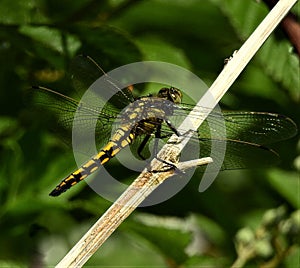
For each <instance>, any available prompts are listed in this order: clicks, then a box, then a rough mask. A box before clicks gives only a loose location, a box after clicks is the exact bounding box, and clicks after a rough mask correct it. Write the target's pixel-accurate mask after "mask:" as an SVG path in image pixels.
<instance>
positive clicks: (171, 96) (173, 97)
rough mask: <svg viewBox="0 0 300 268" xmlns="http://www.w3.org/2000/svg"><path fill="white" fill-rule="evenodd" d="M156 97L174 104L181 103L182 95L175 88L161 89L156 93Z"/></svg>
mask: <svg viewBox="0 0 300 268" xmlns="http://www.w3.org/2000/svg"><path fill="white" fill-rule="evenodd" d="M157 97H159V98H162V99H166V100H169V101H172V102H174V103H181V101H182V93H181V91H180V90H179V89H178V88H175V87H169V88H168V87H163V88H162V89H160V90H159V91H158V94H157Z"/></svg>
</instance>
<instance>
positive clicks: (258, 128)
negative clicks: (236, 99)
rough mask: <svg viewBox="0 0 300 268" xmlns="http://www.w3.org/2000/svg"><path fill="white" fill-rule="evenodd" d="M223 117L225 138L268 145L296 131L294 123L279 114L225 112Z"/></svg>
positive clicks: (284, 138) (290, 135) (289, 136)
mask: <svg viewBox="0 0 300 268" xmlns="http://www.w3.org/2000/svg"><path fill="white" fill-rule="evenodd" d="M224 119H225V125H226V137H227V139H234V140H236V139H238V140H240V141H247V142H251V143H256V144H262V145H268V144H271V143H275V142H278V141H282V140H286V139H289V138H291V137H293V136H294V135H296V133H297V127H296V124H295V123H294V122H293V121H292V120H291V119H290V118H288V117H286V116H283V115H279V114H273V113H262V112H227V113H224Z"/></svg>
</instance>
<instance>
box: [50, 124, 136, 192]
mask: <svg viewBox="0 0 300 268" xmlns="http://www.w3.org/2000/svg"><path fill="white" fill-rule="evenodd" d="M133 139H134V134H133V133H131V131H130V129H129V128H127V127H126V126H122V127H119V128H118V129H117V130H116V132H115V134H114V135H113V137H112V138H111V140H110V141H109V142H108V143H107V144H106V146H104V147H103V148H102V149H101V151H100V152H99V153H98V154H97V155H95V156H93V157H92V158H91V159H90V160H89V161H87V162H86V163H85V164H83V165H82V166H81V167H80V168H79V169H77V170H76V171H74V172H72V173H71V174H70V175H69V176H67V177H66V178H65V179H64V180H62V181H61V183H60V184H59V185H57V186H56V187H55V189H54V190H53V191H52V192H51V193H50V194H49V195H51V196H58V195H60V194H62V193H63V192H65V191H66V190H68V189H69V188H71V187H72V186H74V185H75V184H77V183H78V182H80V181H82V180H84V179H85V178H86V177H87V176H89V175H90V174H92V173H93V172H95V171H96V170H97V169H98V168H99V167H100V166H101V165H103V164H105V163H106V162H108V161H109V160H110V159H112V158H113V157H114V156H115V155H116V154H117V153H118V152H119V151H120V150H121V149H122V148H124V147H126V146H127V145H129V144H131V143H132V142H133Z"/></svg>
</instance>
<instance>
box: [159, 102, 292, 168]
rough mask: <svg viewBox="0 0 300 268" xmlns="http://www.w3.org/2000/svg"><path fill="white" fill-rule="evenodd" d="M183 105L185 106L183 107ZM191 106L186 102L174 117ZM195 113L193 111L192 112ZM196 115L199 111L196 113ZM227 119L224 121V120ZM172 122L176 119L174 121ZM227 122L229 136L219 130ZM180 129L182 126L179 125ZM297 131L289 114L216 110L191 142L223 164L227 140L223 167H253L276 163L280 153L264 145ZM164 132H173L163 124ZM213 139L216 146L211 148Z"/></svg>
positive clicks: (201, 154) (166, 134)
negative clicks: (221, 111) (222, 159)
mask: <svg viewBox="0 0 300 268" xmlns="http://www.w3.org/2000/svg"><path fill="white" fill-rule="evenodd" d="M182 107H183V108H182ZM191 108H192V106H190V105H188V104H183V105H182V106H181V108H178V109H177V110H175V111H174V116H173V117H172V119H173V120H175V121H176V118H177V117H178V118H182V113H183V111H184V112H187V111H189V110H190V109H191ZM192 116H193V115H192ZM195 116H196V115H195ZM223 120H224V121H223ZM172 123H173V122H172ZM176 124H177V125H178V123H176ZM224 125H225V127H226V137H225V138H220V135H219V134H218V133H219V132H220V130H221V128H223V126H224ZM178 130H179V132H180V133H182V131H180V129H178ZM296 133H297V127H296V125H295V123H294V122H293V121H292V120H291V119H290V118H288V117H285V116H282V115H278V114H273V113H261V112H225V113H218V112H216V111H213V112H212V113H211V114H210V115H209V117H208V119H207V120H205V121H204V122H203V124H202V125H201V126H200V128H199V129H198V131H197V135H194V137H192V139H191V141H190V143H189V145H190V146H192V147H193V146H194V145H193V144H195V143H198V144H199V145H200V154H199V156H200V157H207V156H211V157H212V158H213V161H214V163H212V164H210V165H211V166H216V167H217V166H218V164H220V161H221V160H220V155H222V152H223V148H224V143H225V142H226V152H225V158H224V162H223V164H222V169H240V168H253V167H261V166H268V165H272V164H275V163H276V162H278V160H279V158H278V154H277V153H276V152H275V151H273V150H271V149H269V148H267V147H265V145H269V144H271V143H275V142H278V141H281V140H285V139H288V138H290V137H292V136H294V135H295V134H296ZM161 134H162V136H164V137H166V138H167V137H170V136H171V135H172V134H173V132H172V131H171V130H170V128H169V127H168V126H166V125H163V126H162V131H161ZM212 142H213V143H214V150H213V151H212V150H211V148H212Z"/></svg>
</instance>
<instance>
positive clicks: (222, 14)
mask: <svg viewBox="0 0 300 268" xmlns="http://www.w3.org/2000/svg"><path fill="white" fill-rule="evenodd" d="M297 6H298V9H297V8H294V9H293V11H294V12H296V13H297V12H298V13H299V10H300V9H299V3H298V4H297ZM267 12H268V10H267V7H266V6H265V5H264V4H263V2H261V3H257V2H255V1H252V0H244V1H233V0H226V1H220V0H208V1H196V0H190V1H183V0H177V1H171V0H164V1H163V0H148V1H142V0H140V1H134V0H105V1H93V0H74V1H57V0H55V1H48V0H25V1H24V0H22V1H21V0H15V1H8V0H2V1H1V2H0V60H1V63H2V64H1V65H0V68H1V71H0V88H1V91H0V102H1V105H0V111H1V112H0V137H1V138H0V148H1V151H0V158H1V163H2V165H1V169H0V200H1V210H0V228H1V236H0V238H1V239H0V248H1V252H0V267H2V266H20V267H21V266H24V265H26V266H28V265H29V266H50V265H55V264H56V263H57V262H58V261H59V260H60V259H61V258H62V257H63V256H64V255H65V254H66V253H67V251H68V250H69V249H70V248H71V247H72V245H73V244H74V243H75V242H76V241H77V240H78V239H79V238H80V237H81V235H82V234H83V233H84V232H85V231H86V230H87V228H88V227H89V226H90V225H91V224H93V222H95V220H96V219H97V218H98V217H99V216H100V215H101V214H102V213H103V212H104V211H105V209H106V208H107V207H108V206H109V203H108V202H107V201H105V200H104V199H102V198H100V197H98V196H96V195H95V193H94V192H93V191H91V190H90V188H89V187H85V186H86V185H85V184H84V183H82V184H79V185H78V186H76V187H74V189H73V190H72V191H69V192H67V193H65V194H64V195H62V196H61V197H58V198H56V199H54V198H50V197H49V196H48V193H49V192H50V191H51V190H52V188H53V187H54V186H55V185H56V184H57V183H58V182H59V181H60V178H62V177H63V176H64V175H66V174H67V173H68V172H70V171H72V170H73V169H75V164H74V161H73V158H72V155H71V150H70V149H68V148H67V147H66V146H65V144H64V143H63V142H61V140H60V138H59V137H57V135H56V134H55V133H53V132H52V131H49V129H55V121H54V122H53V120H51V121H50V123H49V121H48V119H49V117H52V114H51V113H36V112H35V111H34V110H33V109H31V108H32V107H33V103H32V102H31V98H30V96H29V97H28V96H27V93H28V91H30V86H31V85H43V86H47V87H50V88H53V89H56V90H58V91H60V92H62V93H64V94H68V95H72V89H71V81H70V79H69V76H68V70H69V65H70V62H71V59H72V58H73V57H74V56H75V55H77V54H81V53H83V54H87V55H90V56H91V57H93V58H94V59H96V60H97V62H98V63H100V64H101V67H102V68H103V69H104V70H111V69H113V68H115V67H118V66H121V65H124V64H127V63H130V62H135V61H140V60H159V61H167V62H170V63H174V64H177V65H180V66H182V67H185V68H188V69H189V70H191V71H193V72H194V73H195V74H197V75H198V76H199V77H201V78H202V79H203V80H204V81H205V82H207V83H208V84H210V83H211V82H212V81H213V80H214V79H215V78H216V77H217V75H218V73H219V72H220V71H221V69H222V68H223V61H224V59H225V58H228V57H229V56H230V55H231V54H232V52H233V51H234V50H236V49H238V48H239V47H240V46H241V44H242V43H243V41H244V40H245V39H246V38H247V36H249V34H250V33H251V32H252V31H253V30H254V29H255V27H256V26H257V25H258V24H259V22H260V21H261V20H262V19H263V17H264V16H265V15H266V14H267ZM298 15H299V14H298ZM145 94H146V93H145ZM222 103H223V106H224V107H225V108H227V109H231V110H237V109H239V110H254V111H267V112H275V113H279V114H285V115H287V116H289V117H291V118H292V119H293V120H294V121H295V122H296V124H297V125H298V126H300V109H299V107H300V83H299V58H297V56H296V54H294V53H293V51H292V48H291V45H290V43H289V41H288V40H287V39H286V37H285V36H284V34H283V33H282V31H281V30H280V29H277V30H276V31H275V33H274V34H273V35H272V36H271V37H270V38H269V40H268V41H267V42H266V43H265V45H264V46H263V47H262V49H261V50H260V52H259V53H258V54H257V55H256V56H255V58H254V59H253V60H252V62H251V63H250V64H249V65H248V66H247V68H246V70H245V71H244V72H243V74H242V75H241V77H240V78H239V79H238V81H236V83H235V84H234V85H233V87H232V89H231V90H230V92H229V93H228V94H227V95H226V96H225V97H224V99H223V100H222ZM297 142H298V146H297ZM299 144H300V143H299V135H298V136H296V137H294V138H292V139H290V140H288V141H285V142H283V143H282V144H279V145H276V146H277V147H275V149H276V150H277V151H278V152H279V154H280V155H281V158H282V162H281V164H280V165H279V166H277V167H272V168H269V169H263V170H238V171H225V172H223V173H222V174H220V175H219V179H218V180H217V181H215V183H214V184H213V185H212V186H211V187H210V188H209V189H208V190H207V191H206V192H204V193H199V192H198V191H197V188H198V184H199V177H198V176H195V177H194V178H193V179H192V181H191V182H190V183H189V184H188V185H187V186H186V187H185V189H184V190H182V191H181V192H180V193H179V194H177V195H176V196H174V197H173V198H172V199H170V200H168V201H166V202H164V203H162V204H159V205H156V206H152V207H147V208H143V209H138V211H137V212H135V214H134V215H133V216H132V217H130V218H129V219H127V221H125V223H124V224H123V225H122V226H121V227H120V229H119V230H118V231H117V232H116V233H115V234H114V235H113V236H112V237H111V238H110V239H109V240H108V241H107V242H106V243H105V244H104V246H103V247H102V248H101V250H99V251H98V252H97V254H95V256H93V257H92V258H91V259H90V261H89V262H88V265H94V266H97V267H101V266H109V265H112V266H117V265H123V266H138V265H140V266H141V265H144V266H147V267H151V266H168V267H179V265H184V266H185V267H195V266H197V267H202V266H203V267H205V266H208V265H210V266H214V267H222V266H224V267H227V266H229V265H230V264H231V263H233V261H234V259H235V258H236V254H237V253H236V252H235V249H234V245H235V244H234V243H235V239H234V235H235V234H236V233H237V232H238V230H239V229H240V228H242V227H247V228H252V229H258V228H259V226H260V224H259V223H260V222H261V219H262V217H263V215H264V214H265V211H266V210H268V209H270V208H274V207H278V206H280V205H284V206H285V207H286V208H287V210H288V211H289V214H291V215H293V214H292V212H293V211H296V210H297V209H299V194H300V191H299V179H300V178H299V171H300V167H299V157H300V147H299ZM297 155H298V160H297ZM293 163H295V164H293ZM296 163H298V165H296ZM115 165H116V163H112V164H111V169H112V170H113V169H115V167H116V166H115ZM145 213H146V214H145ZM295 213H296V212H295ZM295 215H296V214H295ZM298 215H299V213H298ZM291 218H292V216H291ZM298 228H299V227H298ZM298 234H299V233H298ZM285 243H288V242H286V241H285ZM289 243H290V241H289ZM292 243H294V244H295V246H294V247H293V249H292V250H290V251H289V254H287V255H288V256H287V257H286V258H283V259H282V265H285V267H293V266H292V265H293V264H294V263H295V260H296V259H297V255H298V256H299V254H300V252H299V241H292ZM297 244H298V248H297V246H296V245H297ZM124 245H126V246H124ZM298 258H299V257H298ZM264 261H265V259H263V260H262V259H260V260H258V262H260V263H264ZM280 267H283V266H280Z"/></svg>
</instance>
